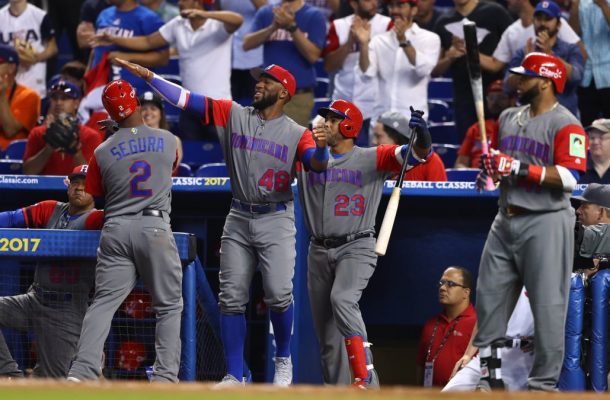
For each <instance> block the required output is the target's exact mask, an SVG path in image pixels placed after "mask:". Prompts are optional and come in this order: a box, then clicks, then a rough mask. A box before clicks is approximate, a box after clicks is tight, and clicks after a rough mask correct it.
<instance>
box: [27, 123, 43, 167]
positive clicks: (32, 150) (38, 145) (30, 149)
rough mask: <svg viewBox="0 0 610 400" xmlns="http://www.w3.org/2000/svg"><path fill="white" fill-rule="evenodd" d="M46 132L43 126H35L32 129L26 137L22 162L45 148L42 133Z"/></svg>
mask: <svg viewBox="0 0 610 400" xmlns="http://www.w3.org/2000/svg"><path fill="white" fill-rule="evenodd" d="M46 130H47V128H46V127H45V126H37V127H36V128H34V129H32V131H31V132H30V134H29V135H28V141H27V142H26V144H25V152H24V153H23V161H26V160H28V159H30V158H32V157H34V156H35V155H36V154H38V152H39V151H40V150H41V149H42V148H43V147H44V146H45V141H44V139H43V138H42V135H43V133H44V132H45V131H46Z"/></svg>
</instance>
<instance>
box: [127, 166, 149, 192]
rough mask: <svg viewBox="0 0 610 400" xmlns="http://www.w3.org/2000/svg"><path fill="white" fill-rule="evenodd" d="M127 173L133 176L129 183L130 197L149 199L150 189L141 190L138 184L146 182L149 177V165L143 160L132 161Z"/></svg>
mask: <svg viewBox="0 0 610 400" xmlns="http://www.w3.org/2000/svg"><path fill="white" fill-rule="evenodd" d="M129 172H131V173H132V174H135V175H134V176H133V178H131V180H130V181H129V188H130V191H131V197H150V196H152V189H142V188H141V187H140V184H142V183H144V182H146V181H147V180H148V178H150V175H151V168H150V164H149V163H147V162H146V161H144V160H137V161H134V162H133V164H131V166H130V167H129Z"/></svg>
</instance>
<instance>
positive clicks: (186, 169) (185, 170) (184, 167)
mask: <svg viewBox="0 0 610 400" xmlns="http://www.w3.org/2000/svg"><path fill="white" fill-rule="evenodd" d="M177 176H193V171H192V170H191V166H190V165H188V164H185V163H180V165H178V175H177Z"/></svg>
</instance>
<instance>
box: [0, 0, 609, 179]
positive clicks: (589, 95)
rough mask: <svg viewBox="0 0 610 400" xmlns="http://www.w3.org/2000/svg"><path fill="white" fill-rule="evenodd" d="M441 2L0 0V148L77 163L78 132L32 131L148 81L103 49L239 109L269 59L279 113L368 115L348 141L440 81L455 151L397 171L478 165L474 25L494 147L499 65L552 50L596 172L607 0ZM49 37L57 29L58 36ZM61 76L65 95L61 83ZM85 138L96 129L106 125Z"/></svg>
mask: <svg viewBox="0 0 610 400" xmlns="http://www.w3.org/2000/svg"><path fill="white" fill-rule="evenodd" d="M440 1H441V0H439V2H436V1H435V0H139V1H138V0H62V1H52V2H42V1H36V0H31V1H29V2H28V1H27V0H9V1H7V0H0V44H1V45H2V46H1V48H0V94H1V93H4V95H2V96H0V150H5V149H6V147H7V145H8V144H9V143H10V142H12V141H14V140H18V139H26V138H29V141H28V145H27V148H26V152H25V155H24V160H23V172H24V173H30V174H35V173H40V174H60V175H65V174H66V171H69V170H71V169H72V168H73V166H74V165H78V164H81V163H83V162H84V161H83V160H82V159H81V158H84V159H86V158H87V154H88V153H90V152H91V151H92V148H89V147H90V145H91V142H90V143H89V144H86V142H87V140H85V138H83V139H82V146H80V147H79V152H78V153H76V154H63V153H62V154H54V153H58V151H57V149H52V148H51V147H50V146H48V144H46V145H45V142H44V139H43V137H44V131H45V127H48V126H49V124H50V123H51V122H52V120H53V118H54V115H57V113H63V112H66V113H69V114H74V115H75V116H78V118H79V119H80V123H81V125H80V127H79V129H80V133H81V135H83V134H84V132H87V134H86V135H85V136H87V137H89V138H90V137H92V136H91V134H90V133H91V132H90V131H91V130H90V129H89V128H93V129H95V128H96V123H95V122H96V121H98V120H100V119H103V118H105V117H106V116H105V115H104V112H103V107H102V105H101V100H100V96H99V89H100V87H101V86H103V84H105V83H106V82H107V81H108V80H110V79H115V78H123V79H126V80H127V81H129V82H130V83H131V84H132V85H133V86H134V87H136V89H137V91H138V94H139V95H142V94H143V93H144V92H146V91H148V90H149V88H148V86H147V85H146V84H145V82H144V81H143V80H141V79H135V78H134V77H133V76H132V75H131V74H130V73H129V72H128V71H126V70H124V69H123V68H121V67H120V66H118V65H116V64H115V63H114V60H115V59H116V58H122V59H125V60H127V61H132V62H136V63H138V64H141V65H143V66H146V67H148V68H151V69H152V70H153V71H154V72H156V73H159V74H165V76H166V77H171V78H172V79H175V80H176V81H178V82H179V83H181V85H183V86H184V87H185V88H187V89H190V90H193V91H195V92H198V93H205V94H206V95H208V96H210V97H212V98H221V99H233V100H234V101H237V102H239V103H240V104H243V105H249V104H250V103H251V101H252V96H253V92H252V88H253V84H252V82H253V80H252V79H253V78H252V77H251V76H250V70H251V69H252V68H255V67H259V66H266V65H270V64H279V65H282V66H283V67H285V68H287V69H288V70H289V71H291V73H292V74H294V76H295V77H296V81H297V87H296V94H295V96H294V98H293V99H292V101H291V102H290V103H289V104H288V105H287V107H286V110H285V112H286V114H287V115H288V116H290V117H291V118H292V119H294V120H295V121H296V122H298V123H299V124H301V125H303V126H307V125H309V124H310V121H311V117H312V115H315V111H316V109H317V108H318V107H319V106H323V105H326V104H325V103H326V102H328V101H331V100H335V99H339V98H341V99H346V100H349V101H352V102H354V103H355V104H356V105H357V106H358V107H359V108H360V109H361V110H362V112H363V115H364V118H365V123H364V125H363V129H362V132H361V133H360V135H359V137H358V138H357V144H358V145H360V146H369V145H376V144H379V143H386V142H387V143H393V142H396V143H404V142H405V141H406V140H408V133H409V132H408V128H407V129H406V132H401V129H402V127H403V124H404V121H403V120H401V118H402V119H404V120H406V116H408V115H409V113H408V111H409V106H414V107H415V108H416V109H419V110H422V111H424V112H425V113H426V115H427V116H429V118H431V115H430V113H431V112H432V110H431V109H430V110H429V104H431V103H430V100H433V99H431V98H429V97H428V93H429V85H430V82H431V81H433V80H434V79H435V78H436V77H444V78H450V80H451V81H452V82H451V84H450V85H449V87H451V88H452V92H451V94H450V95H449V96H447V97H448V98H444V99H443V100H444V101H446V103H447V107H448V109H449V110H450V112H449V113H448V114H447V115H450V117H448V118H449V120H443V123H445V124H446V125H450V127H451V129H453V130H454V131H453V133H454V137H455V138H456V140H455V142H453V143H450V145H453V146H455V147H457V145H458V144H460V143H461V142H462V141H463V144H462V146H461V148H460V150H459V151H458V153H457V160H455V161H454V159H452V158H451V157H439V156H438V155H437V154H435V153H433V155H432V157H430V160H429V161H428V163H426V164H424V165H422V166H421V167H419V171H418V173H415V172H416V171H417V170H418V169H414V171H413V173H411V176H409V177H407V179H422V180H446V179H447V175H446V173H445V168H472V167H476V166H477V160H478V155H479V154H480V148H481V146H480V132H479V128H478V125H477V124H476V121H477V118H476V113H475V109H474V102H473V97H472V91H471V88H470V84H469V79H468V71H467V65H466V57H465V51H466V50H465V44H464V40H463V30H462V29H463V28H462V27H463V24H464V21H466V20H470V21H474V22H476V24H477V37H478V40H479V50H480V54H481V55H480V59H481V65H482V68H483V82H484V87H485V88H486V117H487V121H486V128H487V136H488V140H489V142H490V145H491V147H492V148H494V147H495V146H496V136H497V117H498V115H499V113H500V112H501V111H502V110H503V109H505V108H506V107H509V106H512V105H514V104H515V101H516V100H515V99H516V98H517V96H515V93H514V90H515V87H516V85H515V82H514V81H513V79H514V77H511V76H510V75H509V74H507V73H506V71H507V69H508V68H509V67H511V66H514V65H518V64H520V63H521V61H522V59H523V58H524V57H525V56H526V55H527V54H528V53H530V52H532V51H539V52H545V53H551V54H554V55H555V56H558V57H559V58H561V60H562V61H563V62H564V64H565V66H566V70H567V75H568V76H567V84H566V90H565V92H564V93H563V94H560V95H559V96H558V99H559V102H560V103H561V104H562V105H564V106H566V107H567V108H568V109H569V110H570V111H571V112H572V113H573V114H574V115H575V116H577V117H579V118H581V121H582V124H583V126H586V127H590V128H589V130H588V131H589V132H590V133H591V135H592V138H594V137H596V136H600V138H599V140H591V161H590V168H589V172H588V173H587V174H586V175H585V176H583V178H582V179H583V182H584V181H586V182H602V181H604V179H605V178H604V176H605V173H606V171H607V168H608V165H609V164H610V154H608V155H606V153H610V152H607V151H605V150H603V143H604V139H603V138H604V135H605V134H606V133H608V130H600V129H599V128H600V127H604V129H605V127H607V121H606V120H604V119H601V120H598V119H600V118H606V119H607V118H610V51H608V50H610V48H609V46H610V5H609V4H608V2H607V1H605V0H573V1H571V2H570V3H555V2H554V1H552V0H542V1H538V0H507V1H506V3H504V2H501V1H494V0H443V3H442V4H441V3H440ZM566 4H567V5H566ZM62 35H63V36H62ZM62 38H67V40H65V39H64V40H63V42H64V45H63V47H61V46H60V45H59V43H60V42H61V41H62ZM65 43H67V45H65ZM60 47H61V48H60ZM58 49H59V50H58ZM58 54H59V56H60V57H58ZM66 61H68V62H66ZM176 61H177V62H176ZM172 63H173V64H172ZM168 64H169V66H168ZM172 65H173V66H174V67H172ZM172 68H174V69H172ZM326 77H328V79H329V82H328V84H327V86H324V85H326V82H325V78H326ZM445 80H446V79H445ZM59 81H61V85H62V87H64V88H65V87H70V86H71V85H74V86H75V90H72V91H70V92H69V93H67V92H63V91H61V90H59V89H58V86H57V84H58V82H59ZM53 87H55V90H53V91H51V88H53ZM48 90H49V92H48V93H47V91H48ZM76 96H78V97H76ZM150 104H155V105H156V104H157V103H156V101H154V102H150ZM74 107H76V109H74ZM64 108H66V110H64ZM169 110H172V109H169ZM163 112H165V111H164V110H163ZM170 118H173V119H171V120H170ZM596 120H598V121H596ZM380 121H381V122H380ZM384 121H385V122H384ZM388 121H390V122H391V123H394V124H395V126H391V125H388ZM594 121H595V123H594ZM166 122H169V124H168V127H169V128H170V129H171V130H172V131H173V133H174V134H175V135H176V136H178V137H180V138H182V139H187V140H204V141H216V140H217V138H216V132H215V128H214V126H213V125H209V126H206V125H203V124H202V123H201V121H200V120H199V119H198V118H197V117H196V116H193V115H190V114H188V113H187V112H181V113H177V115H174V116H168V118H166ZM430 122H431V125H432V127H433V129H432V139H433V142H435V143H447V142H448V141H447V140H445V138H444V137H438V138H436V137H435V131H434V124H435V123H437V121H433V120H430ZM37 124H38V125H40V126H36V125H37ZM85 128H87V129H85ZM98 133H99V140H103V139H104V137H103V132H99V131H98ZM95 143H97V139H96V142H95ZM81 153H82V154H81ZM441 156H442V155H441ZM453 156H454V157H455V156H456V155H455V154H454V155H453ZM43 160H47V162H42V161H43ZM443 163H444V164H443ZM606 180H607V179H606Z"/></svg>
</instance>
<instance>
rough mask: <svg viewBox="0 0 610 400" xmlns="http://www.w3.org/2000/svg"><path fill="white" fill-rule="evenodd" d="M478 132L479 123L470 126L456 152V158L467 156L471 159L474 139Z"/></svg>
mask: <svg viewBox="0 0 610 400" xmlns="http://www.w3.org/2000/svg"><path fill="white" fill-rule="evenodd" d="M478 131H479V123H478V122H475V123H474V124H472V125H470V128H468V130H467V131H466V137H465V138H464V141H463V142H462V145H461V146H460V149H459V150H458V156H467V157H472V154H471V152H472V147H473V146H474V141H475V137H476V136H477V135H476V134H477V132H478Z"/></svg>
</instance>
